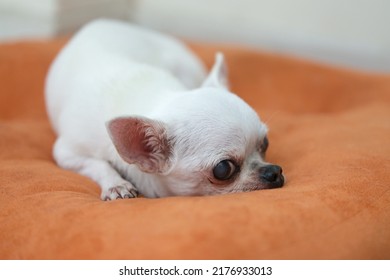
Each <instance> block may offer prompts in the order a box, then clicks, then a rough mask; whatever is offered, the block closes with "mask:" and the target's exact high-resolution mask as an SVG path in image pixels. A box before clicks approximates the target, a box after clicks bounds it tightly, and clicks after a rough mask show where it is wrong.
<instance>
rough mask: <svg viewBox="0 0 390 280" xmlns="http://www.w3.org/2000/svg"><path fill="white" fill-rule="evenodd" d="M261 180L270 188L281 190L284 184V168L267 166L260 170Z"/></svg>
mask: <svg viewBox="0 0 390 280" xmlns="http://www.w3.org/2000/svg"><path fill="white" fill-rule="evenodd" d="M259 172H260V180H261V181H262V182H263V183H264V184H265V185H266V186H267V187H268V188H280V187H281V186H283V184H284V177H283V175H282V168H281V167H280V166H279V165H272V164H270V165H266V166H263V167H261V168H260V170H259Z"/></svg>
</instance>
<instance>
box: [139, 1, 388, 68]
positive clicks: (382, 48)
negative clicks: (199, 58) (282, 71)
mask: <svg viewBox="0 0 390 280" xmlns="http://www.w3.org/2000/svg"><path fill="white" fill-rule="evenodd" d="M132 14H133V18H134V20H135V21H136V22H139V23H141V24H144V25H148V26H151V27H154V28H157V29H161V30H164V31H168V32H171V33H173V34H176V35H179V36H182V37H188V38H194V39H200V40H207V41H225V42H233V43H239V44H247V45H250V46H255V47H259V48H263V49H266V50H269V51H277V52H283V53H292V54H297V55H300V56H304V57H309V58H314V59H317V60H321V61H326V62H331V63H335V64H341V65H347V66H352V67H359V68H364V69H375V70H377V71H390V1H389V0H240V1H238V0H237V1H234V0H198V1H191V0H166V1H152V0H141V1H138V5H137V6H136V9H135V11H133V12H132Z"/></svg>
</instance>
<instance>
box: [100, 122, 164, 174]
mask: <svg viewBox="0 0 390 280" xmlns="http://www.w3.org/2000/svg"><path fill="white" fill-rule="evenodd" d="M107 128H108V131H109V133H110V136H111V139H112V141H113V143H114V145H115V148H116V149H117V151H118V153H119V155H120V156H121V157H122V158H123V160H125V161H126V162H128V163H135V164H137V165H138V166H139V167H140V168H141V169H142V170H143V171H145V172H151V173H156V172H163V170H164V169H165V168H166V166H167V163H168V161H169V156H170V146H169V143H168V141H167V137H166V130H165V126H164V125H163V124H161V123H160V122H157V121H154V120H150V119H146V118H140V117H122V118H116V119H113V120H112V121H110V122H109V123H108V126H107Z"/></svg>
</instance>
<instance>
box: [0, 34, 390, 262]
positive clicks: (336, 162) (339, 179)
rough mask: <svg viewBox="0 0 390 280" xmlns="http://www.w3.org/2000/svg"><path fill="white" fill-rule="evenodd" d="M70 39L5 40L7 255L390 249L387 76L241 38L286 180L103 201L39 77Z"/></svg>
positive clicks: (1, 142) (1, 97) (244, 84)
mask: <svg viewBox="0 0 390 280" xmlns="http://www.w3.org/2000/svg"><path fill="white" fill-rule="evenodd" d="M64 42H65V40H52V41H42V42H21V43H13V44H3V45H0V258H1V259H389V258H390V191H389V190H390V144H389V143H390V76H389V75H387V76H386V75H373V74H363V73H358V72H352V71H346V70H339V69H334V68H330V67H326V66H321V65H318V64H314V63H311V62H306V61H301V60H297V59H292V58H286V57H282V56H277V55H271V54H264V53H259V52H255V51H251V50H247V49H242V48H239V47H228V46H206V45H202V44H191V46H192V48H193V49H194V50H195V51H196V53H197V54H198V55H199V56H200V57H201V58H202V59H204V61H205V62H206V63H207V65H208V66H210V65H211V63H212V61H213V58H214V52H215V51H216V50H221V51H223V52H224V53H225V56H226V59H227V63H228V66H229V76H230V80H231V87H232V90H233V91H234V92H236V93H237V94H239V95H240V96H242V97H243V98H244V99H245V100H246V101H247V102H248V103H249V104H250V105H252V106H253V107H254V108H255V109H256V110H257V111H258V113H259V115H260V116H261V118H262V119H263V120H264V121H265V122H266V123H267V124H268V125H269V127H270V135H269V140H270V148H269V152H268V160H269V161H270V162H273V163H277V164H280V165H281V166H282V167H283V169H284V173H285V175H286V178H287V182H286V185H285V186H284V187H283V188H281V189H274V190H264V191H255V192H251V193H241V194H230V195H223V196H214V197H171V198H163V199H146V198H137V199H132V200H117V201H110V202H103V201H101V200H100V199H99V193H100V190H99V188H98V186H97V185H96V184H95V183H94V182H92V181H91V180H90V179H88V178H85V177H82V176H80V175H78V174H75V173H72V172H70V171H66V170H62V169H60V168H58V167H57V166H56V164H55V163H54V161H53V159H52V156H51V148H52V144H53V142H54V139H55V136H54V133H53V132H52V130H51V128H50V125H49V122H48V119H47V117H46V113H45V107H44V99H43V84H44V78H45V74H46V71H47V69H48V66H49V63H50V62H51V60H52V59H53V57H54V56H55V54H56V53H57V52H58V50H59V48H60V47H61V46H62V45H63V43H64Z"/></svg>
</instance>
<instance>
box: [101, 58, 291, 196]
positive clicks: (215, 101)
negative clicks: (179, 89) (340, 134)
mask: <svg viewBox="0 0 390 280" xmlns="http://www.w3.org/2000/svg"><path fill="white" fill-rule="evenodd" d="M107 127H108V130H109V133H110V135H111V139H112V141H113V143H114V145H115V147H116V149H117V151H118V153H119V155H120V156H121V157H122V159H123V160H125V161H126V162H128V163H131V164H136V165H137V166H138V167H139V168H140V169H141V170H142V171H144V172H147V173H152V174H154V175H155V177H156V178H157V181H158V182H159V184H160V186H161V188H165V191H164V193H169V194H172V195H212V194H219V193H229V192H242V191H252V190H258V189H266V188H277V187H281V186H283V183H284V177H283V175H282V169H281V168H280V167H279V166H277V165H272V164H269V163H267V162H265V154H266V151H267V148H268V144H269V143H268V138H267V127H266V125H265V124H264V123H262V122H261V121H260V119H259V117H258V116H257V114H256V112H255V111H254V110H253V109H252V108H251V107H250V106H249V105H248V104H246V103H245V102H244V101H243V100H242V99H240V98H239V97H238V96H236V95H234V94H232V93H230V92H229V91H228V87H227V79H226V66H225V64H224V60H223V56H222V55H221V54H217V56H216V62H215V64H214V66H213V68H212V70H211V72H210V74H209V76H208V77H207V79H206V80H205V82H204V84H203V85H202V87H200V88H199V89H196V90H192V91H190V92H187V93H185V94H182V95H180V96H179V97H178V98H175V99H174V100H173V101H172V102H170V103H168V104H167V105H166V106H163V107H162V108H161V110H160V112H158V114H157V115H156V118H153V119H149V118H145V117H134V116H133V117H121V118H116V119H114V120H112V121H110V122H109V123H108V125H107Z"/></svg>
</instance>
